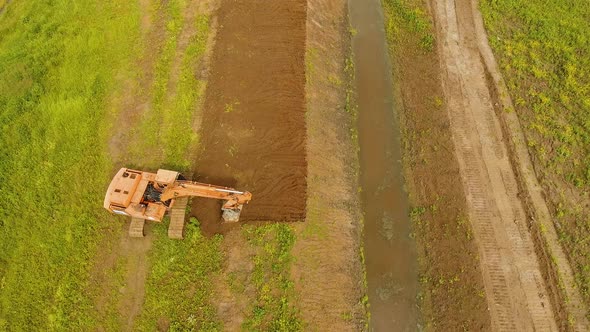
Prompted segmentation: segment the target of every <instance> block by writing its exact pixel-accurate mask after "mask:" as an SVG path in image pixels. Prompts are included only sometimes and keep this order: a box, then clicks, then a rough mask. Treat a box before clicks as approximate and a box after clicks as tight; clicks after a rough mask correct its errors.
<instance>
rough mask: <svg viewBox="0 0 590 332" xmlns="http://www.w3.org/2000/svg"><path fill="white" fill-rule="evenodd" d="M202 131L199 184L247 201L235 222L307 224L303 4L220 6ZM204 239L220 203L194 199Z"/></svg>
mask: <svg viewBox="0 0 590 332" xmlns="http://www.w3.org/2000/svg"><path fill="white" fill-rule="evenodd" d="M217 19H218V22H219V29H218V32H217V38H216V44H215V48H214V49H213V54H212V58H211V75H210V77H211V79H210V81H209V83H208V86H207V91H206V95H205V104H204V109H203V118H202V123H201V128H200V134H201V137H200V144H199V145H200V147H201V149H202V150H201V151H200V153H199V157H198V160H197V162H196V163H195V164H196V166H195V169H194V178H195V179H196V180H197V181H201V182H206V183H215V184H219V185H225V186H230V187H234V188H236V189H238V190H247V191H250V192H251V193H252V194H253V199H252V201H251V202H250V204H249V205H247V206H245V208H244V210H243V212H242V215H241V217H240V220H242V221H252V220H263V221H297V220H303V219H304V218H305V207H306V186H307V184H306V173H307V161H306V150H305V140H306V139H305V134H306V127H305V94H304V93H305V91H304V89H305V67H304V55H305V38H306V35H305V32H306V31H305V22H306V2H305V1H304V0H284V1H270V2H269V1H262V0H254V1H252V0H224V1H221V4H220V7H219V9H218V11H217ZM192 204H193V208H192V211H193V213H194V214H195V216H196V217H197V219H198V220H199V221H200V222H201V223H202V224H203V228H204V230H205V231H206V232H218V231H220V230H221V228H220V209H219V207H220V204H221V203H220V202H218V201H215V200H208V199H194V200H193V203H192Z"/></svg>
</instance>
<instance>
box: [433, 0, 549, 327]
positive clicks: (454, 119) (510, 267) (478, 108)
mask: <svg viewBox="0 0 590 332" xmlns="http://www.w3.org/2000/svg"><path fill="white" fill-rule="evenodd" d="M432 6H433V9H434V13H435V17H436V24H437V28H438V33H439V40H440V43H439V47H440V54H441V64H442V66H443V67H442V72H443V75H442V77H443V87H444V90H445V94H446V97H447V101H448V112H449V115H450V119H451V130H452V132H453V139H454V141H455V146H456V153H457V157H458V160H459V165H460V169H461V173H462V176H463V183H464V187H465V191H466V196H467V200H468V204H469V216H470V220H471V222H472V224H473V228H474V235H475V237H476V240H477V242H478V247H479V251H480V256H481V259H482V270H483V274H484V283H485V288H486V293H487V296H488V304H489V309H490V313H491V316H492V326H493V328H494V330H499V331H524V330H527V331H528V330H538V331H557V324H556V321H555V317H554V315H553V310H552V305H551V302H550V301H549V297H548V293H547V290H546V285H545V282H544V281H543V278H542V274H541V270H540V266H539V262H538V259H537V256H536V253H535V250H534V243H533V241H532V237H531V234H530V233H529V232H528V229H527V224H526V214H525V213H524V208H523V206H522V203H521V201H520V198H519V196H518V192H517V190H516V188H517V184H516V177H515V174H514V172H513V170H512V167H511V164H510V160H509V159H508V153H507V150H506V146H505V145H504V142H503V135H502V131H501V127H500V123H499V120H498V119H497V118H496V116H495V112H494V108H493V105H492V102H491V94H490V91H489V90H488V87H487V85H486V80H485V72H484V68H483V64H482V63H481V59H480V56H479V52H478V50H477V45H475V39H476V38H475V30H474V27H473V24H474V23H473V19H472V17H471V3H470V0H459V1H455V0H446V1H439V2H432Z"/></svg>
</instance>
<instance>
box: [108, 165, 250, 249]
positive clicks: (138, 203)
mask: <svg viewBox="0 0 590 332" xmlns="http://www.w3.org/2000/svg"><path fill="white" fill-rule="evenodd" d="M190 197H207V198H214V199H219V200H223V201H225V202H224V204H223V206H222V207H221V210H222V211H223V214H222V216H223V220H224V222H237V221H238V220H239V218H240V213H241V212H242V208H243V206H244V204H248V202H249V201H250V200H251V199H252V194H251V193H249V192H247V191H245V192H242V191H237V190H235V189H233V188H228V187H221V186H215V185H211V184H206V183H199V182H194V181H188V180H186V179H185V178H184V177H183V176H182V175H181V174H180V173H178V172H175V171H169V170H165V169H160V170H158V172H156V173H149V172H142V171H137V170H133V169H129V168H121V169H120V170H119V172H117V175H115V177H114V178H113V180H112V181H111V184H110V185H109V188H108V190H107V193H106V196H105V198H104V208H105V209H107V210H109V211H110V212H112V213H115V214H119V215H124V216H130V217H131V226H130V228H129V235H130V236H131V237H143V236H144V230H143V229H144V224H145V221H146V220H151V221H158V222H161V221H162V218H163V217H164V215H165V214H166V213H169V215H170V226H169V227H168V236H169V237H170V238H173V239H182V238H183V231H184V219H185V215H186V207H187V205H188V199H189V198H190Z"/></svg>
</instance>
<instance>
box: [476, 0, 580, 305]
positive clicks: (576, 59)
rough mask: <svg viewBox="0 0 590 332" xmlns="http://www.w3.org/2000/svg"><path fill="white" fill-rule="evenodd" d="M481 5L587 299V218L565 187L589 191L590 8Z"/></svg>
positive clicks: (533, 0)
mask: <svg viewBox="0 0 590 332" xmlns="http://www.w3.org/2000/svg"><path fill="white" fill-rule="evenodd" d="M481 10H482V14H483V16H484V21H485V24H486V28H487V30H488V34H489V36H490V38H489V39H490V44H491V46H492V48H493V50H494V53H495V55H496V57H497V59H498V62H499V65H500V67H501V70H502V73H503V76H504V78H505V80H506V83H507V85H508V89H509V92H510V95H511V97H512V99H513V101H514V103H515V111H516V112H517V115H518V117H519V118H520V120H521V122H522V124H523V126H524V128H525V134H526V138H527V143H528V146H529V150H530V151H531V153H532V155H533V157H534V161H535V163H536V165H537V166H538V167H536V171H537V172H538V173H539V174H540V178H541V181H542V182H543V184H545V185H546V187H548V188H550V189H549V192H550V193H551V195H550V196H551V198H552V203H553V204H554V215H555V217H556V221H557V223H558V225H559V226H560V227H558V228H557V229H558V232H559V233H560V240H561V241H562V243H563V244H564V245H565V248H566V250H567V252H568V255H569V257H570V261H571V262H572V265H573V267H574V271H575V274H576V279H577V281H578V284H579V286H580V289H581V290H582V293H583V295H584V297H585V299H586V301H587V302H588V303H590V254H589V253H590V245H589V244H588V243H589V242H588V240H589V239H590V238H589V234H590V220H589V219H588V209H587V207H583V206H576V204H574V203H572V197H573V195H572V196H571V197H570V195H569V193H568V194H567V196H568V197H565V195H566V193H565V191H561V189H558V190H559V191H560V192H555V190H554V189H551V188H555V187H556V185H558V186H557V187H558V188H565V187H567V190H568V192H569V190H571V191H572V192H575V193H576V194H577V195H578V194H579V195H580V196H581V197H582V199H583V200H587V199H588V194H589V191H590V25H589V24H588V20H589V19H590V7H589V6H588V3H587V2H586V1H583V0H566V1H550V2H547V1H541V0H530V1H524V0H494V1H490V0H486V1H482V2H481Z"/></svg>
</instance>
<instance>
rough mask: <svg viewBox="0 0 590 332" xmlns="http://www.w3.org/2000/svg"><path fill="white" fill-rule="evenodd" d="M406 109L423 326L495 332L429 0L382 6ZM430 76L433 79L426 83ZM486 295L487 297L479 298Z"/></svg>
mask: <svg viewBox="0 0 590 332" xmlns="http://www.w3.org/2000/svg"><path fill="white" fill-rule="evenodd" d="M382 3H383V6H384V11H385V24H386V33H387V37H388V41H389V46H390V51H391V52H390V53H391V58H392V60H393V70H394V84H395V85H396V86H397V88H398V89H399V91H400V93H399V94H397V95H396V98H398V102H397V103H396V106H397V107H399V108H400V118H401V119H400V123H401V129H402V153H403V163H404V168H405V172H406V185H407V187H408V192H409V195H410V203H411V204H412V205H413V207H412V208H411V209H410V211H409V215H410V219H411V220H412V228H413V234H412V236H413V237H414V238H415V239H416V243H417V246H418V260H419V261H418V263H419V274H420V279H419V280H420V293H419V295H418V304H419V306H420V308H421V312H422V319H423V321H422V322H421V325H422V327H424V329H425V330H434V331H461V330H465V331H471V330H487V329H490V318H489V314H488V312H487V304H486V300H485V296H484V295H483V294H484V291H483V289H484V288H483V280H482V277H481V272H480V270H479V263H478V257H477V247H476V246H475V243H474V242H473V241H472V237H471V224H470V223H469V221H468V219H467V218H466V217H465V213H464V209H465V208H466V204H465V200H464V192H463V187H462V184H461V182H460V174H459V169H458V165H457V161H456V159H455V157H454V154H453V153H452V152H451V151H452V150H453V149H454V147H453V142H452V138H451V132H450V129H449V119H448V117H447V115H446V112H445V109H444V108H443V106H444V104H445V101H444V99H443V98H442V97H441V96H442V95H443V91H442V88H441V82H440V79H439V77H438V70H439V68H438V65H439V64H438V59H437V54H436V48H435V46H436V45H435V39H434V37H433V33H434V32H433V27H432V24H431V21H430V17H429V16H428V14H427V12H426V2H425V1H423V0H383V1H382ZM425 77H427V78H428V79H425ZM480 294H481V295H480Z"/></svg>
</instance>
